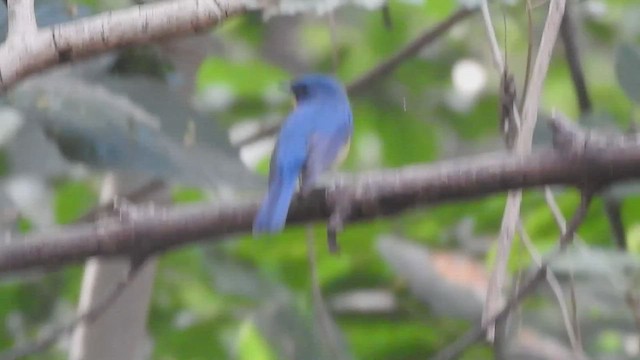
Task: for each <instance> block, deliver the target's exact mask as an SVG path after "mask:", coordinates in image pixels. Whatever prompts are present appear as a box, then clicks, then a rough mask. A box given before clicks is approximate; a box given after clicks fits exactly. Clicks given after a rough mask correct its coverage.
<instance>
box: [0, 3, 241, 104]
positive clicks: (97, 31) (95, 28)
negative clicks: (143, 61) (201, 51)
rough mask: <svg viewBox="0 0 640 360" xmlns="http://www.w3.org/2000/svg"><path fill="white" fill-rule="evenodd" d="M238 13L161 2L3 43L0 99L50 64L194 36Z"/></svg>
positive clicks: (237, 9)
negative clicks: (177, 37) (155, 41)
mask: <svg viewBox="0 0 640 360" xmlns="http://www.w3.org/2000/svg"><path fill="white" fill-rule="evenodd" d="M30 1H31V2H32V0H11V1H10V2H9V4H10V5H11V4H13V3H15V4H21V7H20V9H22V8H23V7H24V8H26V5H25V4H26V3H29V2H30ZM16 10H17V9H16ZM31 11H33V10H31ZM243 11H244V2H242V1H233V0H211V1H205V0H175V1H161V2H153V3H150V4H145V5H139V6H135V7H131V8H127V9H123V10H115V11H111V12H109V13H108V14H98V15H95V16H91V17H86V18H82V19H78V20H75V21H71V22H68V23H65V24H60V25H53V26H50V27H46V28H42V29H39V30H38V31H37V32H33V34H30V35H29V36H24V37H23V38H22V40H21V41H6V42H5V43H4V44H2V45H1V46H0V93H2V92H5V91H6V90H8V89H9V88H10V87H11V86H13V85H14V84H15V83H16V82H17V81H19V80H21V79H23V78H24V77H26V76H28V75H30V74H33V73H34V72H36V71H39V70H42V69H45V68H47V67H49V66H52V65H54V64H58V63H64V62H67V61H72V60H76V59H80V58H83V57H87V56H90V55H95V54H99V53H103V52H106V51H109V50H113V49H116V48H121V47H125V46H131V45H136V44H142V43H148V42H149V41H152V40H157V39H164V38H169V37H173V36H178V35H182V34H188V33H195V32H198V31H201V30H204V29H207V28H209V27H211V26H214V25H217V24H218V23H220V22H222V21H223V20H225V19H226V18H228V17H230V16H233V15H236V14H239V13H242V12H243ZM16 21H17V20H16ZM14 24H27V22H25V21H22V22H14ZM12 31H13V30H12ZM13 33H15V32H13Z"/></svg>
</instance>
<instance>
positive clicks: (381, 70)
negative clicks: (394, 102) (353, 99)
mask: <svg viewBox="0 0 640 360" xmlns="http://www.w3.org/2000/svg"><path fill="white" fill-rule="evenodd" d="M474 12H475V11H474V10H471V9H467V8H465V7H462V8H460V9H459V10H458V11H456V12H454V13H453V14H451V15H450V16H449V17H448V18H446V19H445V20H443V21H442V22H440V23H438V24H436V25H435V26H434V27H431V28H429V29H427V30H425V31H424V32H423V33H422V34H420V35H418V36H417V37H416V38H415V39H413V40H411V41H410V42H409V43H408V44H406V45H405V46H404V47H403V48H401V49H400V50H399V51H398V52H397V53H395V54H393V55H392V56H391V57H389V58H388V59H386V60H384V61H383V62H382V63H380V64H378V65H376V66H375V67H374V68H372V69H370V70H369V71H367V72H365V73H364V74H363V75H361V76H360V77H359V78H357V79H356V80H354V81H352V82H351V83H350V84H348V85H347V91H348V92H349V94H351V95H353V94H357V93H359V92H362V91H363V90H365V89H366V88H367V87H369V86H371V85H372V84H373V83H374V82H376V81H378V80H380V79H381V78H383V77H384V76H386V75H389V74H391V73H392V72H394V71H395V70H396V69H397V68H398V67H399V66H400V65H401V64H402V63H403V62H404V61H406V60H407V59H409V58H411V57H412V56H415V55H416V54H418V52H420V50H422V49H424V48H425V47H426V46H427V45H429V44H431V43H433V42H434V41H435V40H437V39H439V38H440V37H441V36H442V35H444V34H445V33H446V32H447V31H448V30H449V29H450V28H451V27H453V26H454V25H456V24H458V23H459V22H460V21H462V20H464V19H466V18H467V17H469V16H470V15H471V14H473V13H474ZM280 125H281V123H280V122H278V123H273V124H266V125H264V126H263V127H261V128H260V129H258V130H257V131H256V132H255V133H253V134H251V135H249V136H247V137H246V138H243V139H241V140H240V141H238V142H236V143H235V144H234V146H236V147H243V146H245V145H249V144H251V143H254V142H256V141H257V140H260V139H262V138H265V137H267V136H271V135H273V134H275V133H277V132H278V130H279V129H280Z"/></svg>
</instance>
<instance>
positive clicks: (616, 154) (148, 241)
mask: <svg viewBox="0 0 640 360" xmlns="http://www.w3.org/2000/svg"><path fill="white" fill-rule="evenodd" d="M556 121H560V120H556ZM554 129H555V131H557V132H568V131H572V130H571V128H570V127H565V126H563V125H561V124H555V125H554ZM561 135H562V136H557V138H558V139H565V140H564V141H568V142H569V145H566V146H563V144H557V146H558V149H560V150H553V149H544V150H539V151H536V152H534V153H532V154H529V155H525V156H506V155H501V154H494V155H493V156H492V155H484V156H476V157H470V158H466V159H458V160H451V161H447V162H441V163H434V164H428V165H416V166H410V167H405V168H399V169H390V170H385V171H378V172H370V173H364V174H360V175H359V176H357V177H354V178H351V179H349V178H347V177H340V178H338V179H337V180H336V182H335V184H334V185H332V186H331V187H329V188H326V189H317V190H315V191H313V192H312V193H311V194H309V195H308V196H304V197H300V196H298V197H296V199H295V200H294V202H293V204H292V207H291V210H290V212H289V219H288V220H289V224H292V223H307V222H311V221H319V220H324V221H326V219H327V218H328V217H329V216H331V211H332V208H331V205H332V204H331V201H330V200H331V199H335V197H336V196H340V197H342V198H344V199H345V202H348V203H349V207H350V210H351V211H350V212H349V217H348V218H347V219H345V221H361V220H366V219H371V218H374V217H379V216H389V215H394V214H397V213H399V212H402V211H406V210H409V209H413V208H415V207H417V206H426V205H435V204H439V203H443V202H451V201H460V200H465V199H474V198H478V197H480V196H487V195H491V194H496V193H499V192H503V191H506V190H510V189H520V188H532V187H538V186H541V185H569V186H575V187H578V188H580V189H592V190H593V191H595V190H598V189H600V188H602V187H603V186H606V185H608V184H611V183H613V182H619V181H624V180H629V179H634V178H640V142H638V140H637V139H632V140H633V141H630V140H629V139H626V138H620V139H618V138H616V139H611V140H609V141H600V140H599V139H598V138H597V137H595V136H591V135H590V136H584V134H582V135H581V134H574V135H573V136H571V135H568V134H561ZM576 138H578V139H576ZM336 191H339V193H336ZM257 205H258V204H257V202H247V203H235V204H215V205H204V204H201V205H191V206H183V207H174V208H163V207H157V206H150V207H147V208H138V209H134V210H132V211H131V212H130V213H129V214H128V216H127V217H125V218H124V219H119V218H117V217H112V218H108V219H104V220H102V221H97V222H95V223H90V224H84V225H75V226H69V227H65V228H62V229H60V230H57V231H55V232H54V231H49V232H46V233H37V234H32V235H27V236H21V237H18V238H14V239H11V238H5V239H4V244H3V245H1V246H0V272H2V271H11V270H20V269H26V268H34V267H55V266H60V265H64V264H68V263H73V262H78V261H81V260H83V259H85V258H87V257H91V256H96V255H101V256H123V255H126V256H144V255H149V254H153V253H157V252H160V251H165V250H167V249H170V248H174V247H177V246H182V245H185V244H189V243H194V242H196V241H201V240H203V239H205V238H209V239H210V240H211V241H220V240H222V239H223V237H224V236H226V235H230V234H237V233H248V232H250V231H251V225H252V221H253V217H254V216H255V213H256V210H257ZM569 228H571V226H569Z"/></svg>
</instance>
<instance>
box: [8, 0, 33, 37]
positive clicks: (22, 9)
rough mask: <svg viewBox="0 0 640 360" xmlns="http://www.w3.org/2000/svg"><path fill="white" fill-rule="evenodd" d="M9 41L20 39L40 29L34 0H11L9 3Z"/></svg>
mask: <svg viewBox="0 0 640 360" xmlns="http://www.w3.org/2000/svg"><path fill="white" fill-rule="evenodd" d="M7 20H8V28H7V30H8V31H7V41H20V39H21V38H24V37H27V36H29V35H31V34H33V33H35V32H36V31H37V30H38V27H37V25H36V15H35V9H34V7H33V0H9V2H8V3H7Z"/></svg>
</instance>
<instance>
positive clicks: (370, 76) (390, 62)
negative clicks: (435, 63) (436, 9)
mask: <svg viewBox="0 0 640 360" xmlns="http://www.w3.org/2000/svg"><path fill="white" fill-rule="evenodd" d="M473 13H475V10H474V9H469V8H466V7H461V8H460V9H459V10H457V11H456V12H454V13H453V14H451V16H449V17H448V18H447V19H445V20H444V21H442V22H441V23H438V24H437V25H436V26H435V27H433V28H430V29H427V30H426V31H425V32H423V33H422V34H420V35H419V36H418V37H416V38H415V39H414V40H413V41H411V42H409V44H407V45H406V46H405V47H403V48H402V49H400V51H398V52H397V53H395V54H393V55H392V56H391V57H390V58H388V59H387V60H385V61H383V62H382V63H380V64H378V65H377V66H376V67H374V68H373V69H371V70H369V71H367V72H366V73H365V74H363V75H362V76H360V77H359V78H357V79H356V80H354V81H353V82H351V84H349V86H348V87H347V88H348V90H349V92H350V93H358V92H361V91H363V90H364V89H366V88H368V87H369V86H371V84H372V83H373V82H375V81H377V80H378V79H380V78H381V77H383V76H386V75H388V74H390V73H392V72H393V71H394V70H395V69H397V68H398V66H399V65H400V64H401V63H402V62H404V61H405V60H407V59H408V58H410V57H413V56H416V55H417V54H418V53H419V52H420V50H422V49H423V48H424V47H425V46H427V45H429V44H430V43H432V42H433V41H435V40H436V39H438V38H439V37H440V36H442V35H443V34H445V33H446V32H447V31H448V30H449V29H450V28H451V27H453V26H454V25H455V24H457V23H459V22H460V21H461V20H464V19H465V18H467V17H468V16H469V15H471V14H473Z"/></svg>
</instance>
